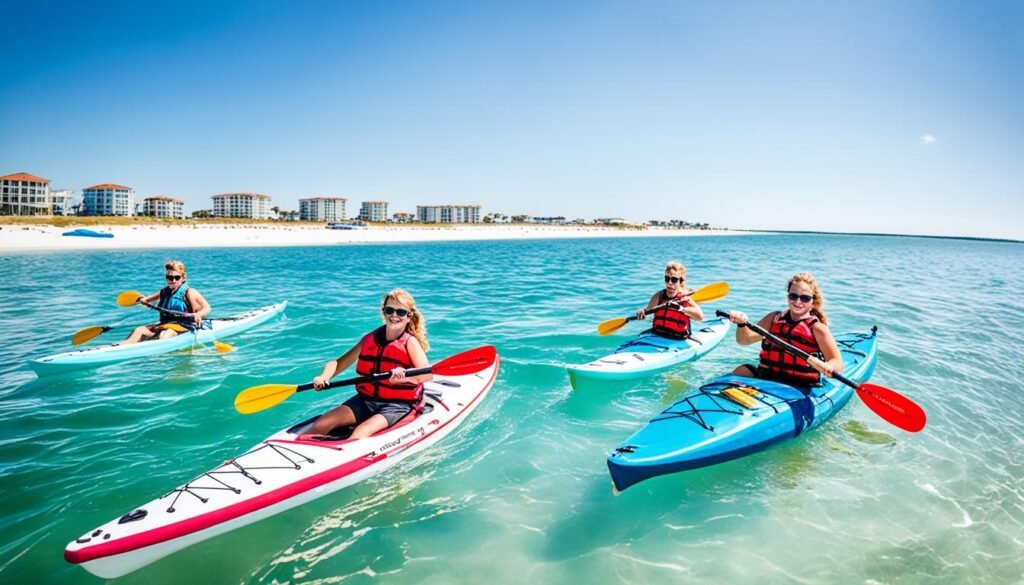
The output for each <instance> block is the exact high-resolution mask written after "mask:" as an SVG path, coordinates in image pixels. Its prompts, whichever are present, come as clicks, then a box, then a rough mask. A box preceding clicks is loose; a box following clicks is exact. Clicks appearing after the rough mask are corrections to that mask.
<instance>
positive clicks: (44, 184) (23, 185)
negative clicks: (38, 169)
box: [0, 173, 53, 215]
mask: <svg viewBox="0 0 1024 585" xmlns="http://www.w3.org/2000/svg"><path fill="white" fill-rule="evenodd" d="M52 213H53V207H52V203H51V199H50V180H49V179H44V178H42V177H37V176H35V175H30V174H28V173H14V174H13V175H5V176H3V177H0V215H50V214H52Z"/></svg>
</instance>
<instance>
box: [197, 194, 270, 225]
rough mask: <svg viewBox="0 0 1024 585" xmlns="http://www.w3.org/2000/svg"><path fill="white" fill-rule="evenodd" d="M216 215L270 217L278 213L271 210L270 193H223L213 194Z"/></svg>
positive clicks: (253, 217) (249, 217)
mask: <svg viewBox="0 0 1024 585" xmlns="http://www.w3.org/2000/svg"><path fill="white" fill-rule="evenodd" d="M210 199H213V216H214V217H245V218H248V219H270V218H271V217H275V216H276V214H275V213H273V212H272V211H270V195H263V194H261V193H222V194H220V195H213V196H211V197H210Z"/></svg>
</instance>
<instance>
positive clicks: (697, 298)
mask: <svg viewBox="0 0 1024 585" xmlns="http://www.w3.org/2000/svg"><path fill="white" fill-rule="evenodd" d="M727 294H729V283H727V282H712V283H711V284H708V285H705V286H702V287H700V288H699V289H697V291H696V292H695V293H693V294H692V295H690V298H691V299H692V300H693V302H695V303H706V302H708V301H713V300H715V299H720V298H722V297H724V296H725V295H727Z"/></svg>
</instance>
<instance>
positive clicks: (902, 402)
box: [715, 311, 927, 433]
mask: <svg viewBox="0 0 1024 585" xmlns="http://www.w3.org/2000/svg"><path fill="white" fill-rule="evenodd" d="M715 314H716V315H718V316H719V317H725V318H726V319H728V318H729V313H727V312H725V311H715ZM740 327H749V328H750V330H751V331H753V332H755V333H757V334H758V335H761V336H762V337H765V338H766V339H768V340H770V341H771V342H772V343H774V344H776V345H778V346H779V347H781V348H783V349H785V350H786V351H788V352H789V353H791V354H793V355H796V356H800V357H802V358H803V359H805V360H807V362H808V363H810V364H811V365H812V366H814V365H815V363H814V362H817V363H818V364H820V363H821V360H819V359H817V358H815V357H814V356H812V355H811V354H809V353H807V352H806V351H803V350H801V349H799V348H797V347H794V346H792V345H790V344H789V343H786V342H785V341H783V340H781V339H779V338H778V337H777V336H775V335H773V334H771V333H769V332H767V331H765V330H764V329H763V328H762V327H760V326H758V325H755V324H754V323H751V322H750V321H747V322H746V323H742V324H740ZM816 369H817V368H816ZM832 377H833V378H835V379H836V380H839V381H840V382H842V383H843V384H846V385H847V386H849V387H850V388H853V389H854V390H856V391H857V397H858V398H860V399H861V400H862V401H863V402H864V404H865V405H866V406H867V407H868V408H870V409H871V410H872V411H873V412H874V413H875V414H877V415H878V416H880V417H882V418H883V419H885V420H886V421H887V422H889V423H891V424H892V425H894V426H897V427H899V428H901V429H903V430H905V431H910V432H911V433H916V432H918V431H920V430H921V429H923V428H924V425H925V423H926V422H927V416H926V415H925V413H924V410H923V409H922V408H921V407H920V406H918V405H917V403H915V402H914V401H913V400H911V399H909V398H907V397H906V396H903V395H902V394H900V393H899V392H896V391H895V390H890V389H889V388H886V387H884V386H879V385H877V384H867V383H865V384H858V383H857V382H854V381H853V380H851V379H849V378H847V377H846V376H843V375H842V374H838V373H833V374H832Z"/></svg>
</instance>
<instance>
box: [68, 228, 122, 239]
mask: <svg viewBox="0 0 1024 585" xmlns="http://www.w3.org/2000/svg"><path fill="white" fill-rule="evenodd" d="M61 235H64V236H82V237H86V238H112V237H114V234H112V233H110V232H98V231H96V230H90V229H86V228H78V229H77V230H71V231H70V232H64V233H63V234H61Z"/></svg>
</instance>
